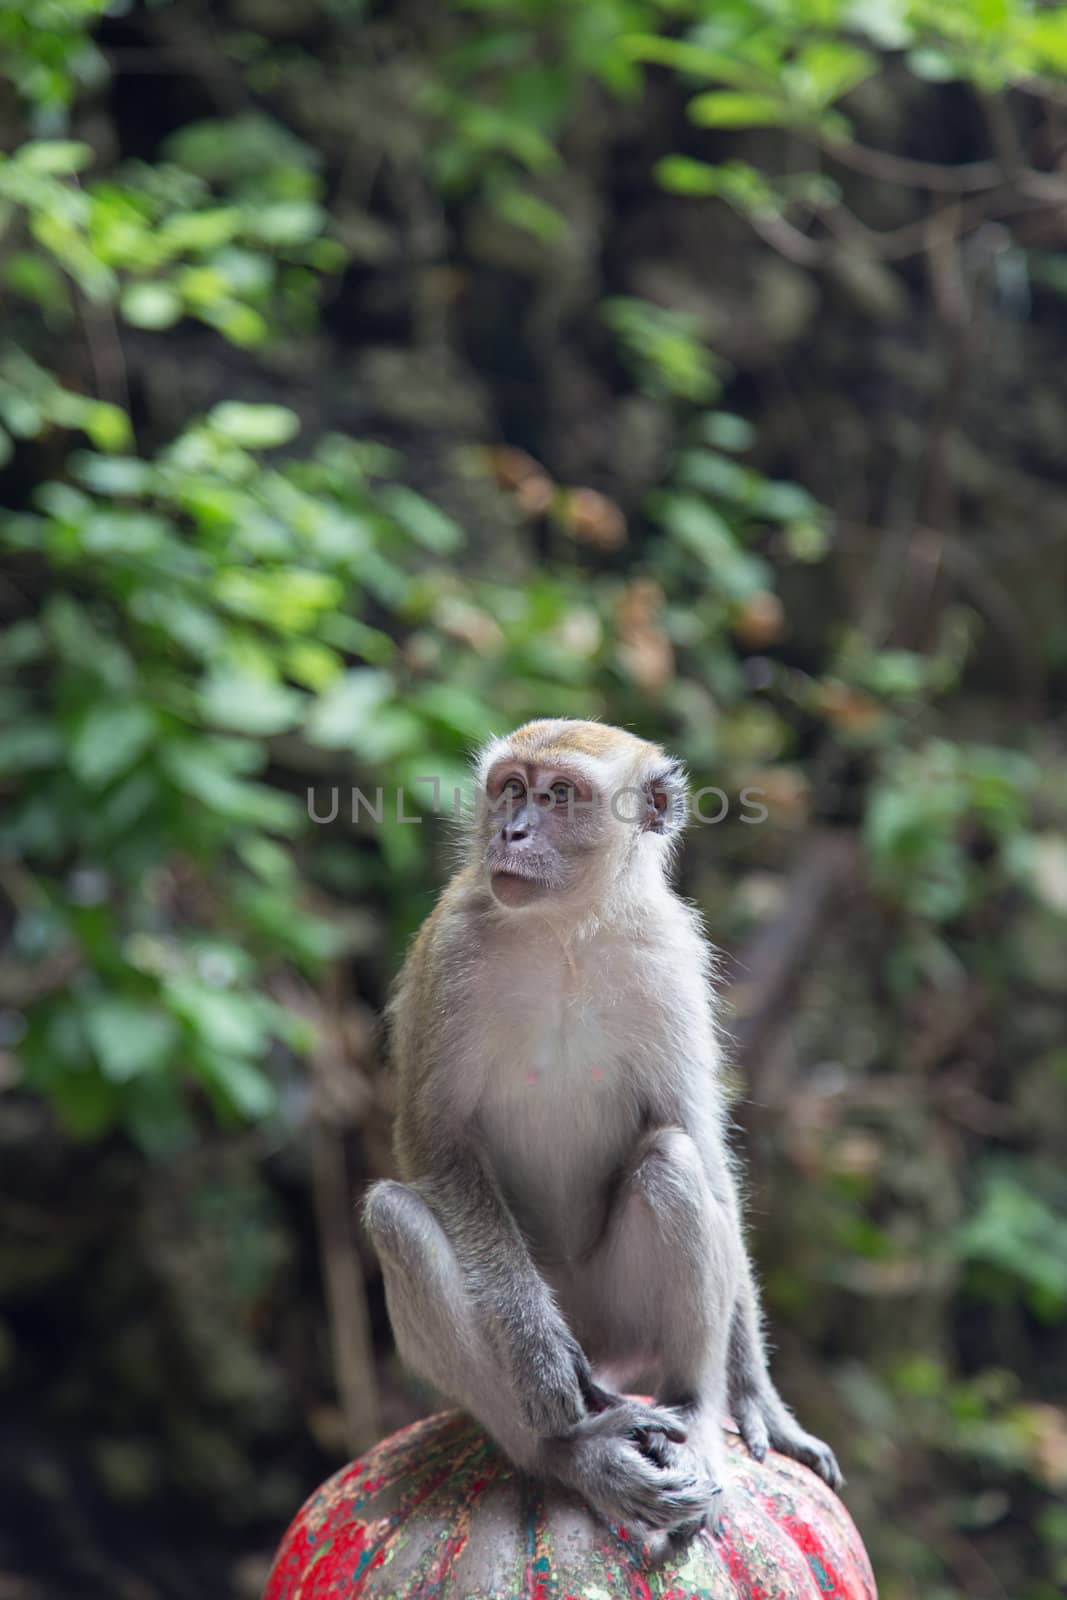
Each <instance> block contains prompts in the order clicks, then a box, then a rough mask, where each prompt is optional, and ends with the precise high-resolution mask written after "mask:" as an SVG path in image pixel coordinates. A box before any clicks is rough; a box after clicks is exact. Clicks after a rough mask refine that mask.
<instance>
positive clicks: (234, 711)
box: [199, 668, 304, 738]
mask: <svg viewBox="0 0 1067 1600" xmlns="http://www.w3.org/2000/svg"><path fill="white" fill-rule="evenodd" d="M199 701H200V708H201V711H202V713H203V715H204V717H205V718H206V719H207V721H208V722H212V723H215V724H217V725H218V726H220V727H225V728H233V729H235V730H237V731H239V732H241V733H247V734H252V735H253V736H255V737H257V738H258V737H264V736H270V735H272V734H276V733H284V732H285V730H286V729H287V728H291V727H292V726H293V724H294V723H295V722H296V721H297V720H298V719H299V717H300V714H301V711H302V710H303V706H304V699H303V696H302V695H299V694H297V692H296V691H295V690H294V689H287V688H286V687H285V685H284V684H280V683H278V682H277V681H276V680H274V679H271V678H263V677H259V676H257V675H256V674H255V673H251V672H231V671H227V670H226V669H225V668H220V669H218V670H217V671H215V672H213V673H212V675H211V676H210V677H209V678H208V680H207V682H206V683H205V684H204V685H203V687H202V689H201V690H200V695H199Z"/></svg>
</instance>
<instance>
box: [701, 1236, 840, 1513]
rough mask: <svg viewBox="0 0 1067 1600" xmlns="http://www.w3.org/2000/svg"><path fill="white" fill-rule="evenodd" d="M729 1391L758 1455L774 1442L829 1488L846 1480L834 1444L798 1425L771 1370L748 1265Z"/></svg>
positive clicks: (733, 1333)
mask: <svg viewBox="0 0 1067 1600" xmlns="http://www.w3.org/2000/svg"><path fill="white" fill-rule="evenodd" d="M729 1395H730V1409H731V1411H732V1412H733V1416H734V1420H735V1422H736V1423H737V1426H738V1428H739V1430H740V1433H741V1437H742V1439H744V1441H745V1443H746V1444H747V1446H748V1448H749V1450H750V1451H751V1452H752V1454H753V1455H754V1456H755V1457H756V1460H757V1461H762V1460H763V1458H764V1456H765V1455H766V1454H767V1448H768V1446H773V1448H774V1449H775V1450H781V1451H782V1453H783V1455H787V1456H792V1457H793V1459H794V1460H795V1461H802V1462H803V1463H804V1465H805V1466H806V1467H811V1468H812V1469H813V1471H815V1472H817V1473H818V1474H819V1476H820V1478H822V1479H823V1480H824V1482H826V1483H828V1484H829V1485H830V1488H831V1489H840V1488H841V1487H842V1485H843V1484H844V1481H845V1480H844V1478H843V1477H842V1475H841V1469H840V1467H839V1466H838V1464H837V1458H836V1457H835V1455H834V1453H833V1451H832V1450H831V1449H830V1446H829V1445H828V1444H824V1443H823V1441H822V1440H821V1439H817V1438H816V1437H815V1435H814V1434H813V1433H808V1432H806V1430H805V1429H804V1428H802V1427H801V1426H800V1424H799V1422H798V1421H797V1420H796V1418H795V1417H794V1416H793V1413H792V1412H791V1411H790V1409H789V1407H788V1406H787V1405H786V1403H785V1401H784V1400H783V1399H782V1398H781V1396H780V1395H779V1393H778V1391H777V1389H776V1388H775V1386H774V1382H773V1380H772V1378H771V1375H770V1373H769V1372H768V1370H767V1357H766V1354H765V1351H764V1347H763V1334H762V1330H761V1328H760V1315H759V1300H758V1297H757V1291H756V1285H755V1283H754V1281H753V1278H752V1275H751V1272H750V1271H749V1270H748V1269H747V1265H746V1271H745V1279H744V1283H743V1284H742V1287H741V1293H740V1294H739V1296H738V1299H737V1305H736V1306H735V1308H734V1320H733V1325H732V1327H731V1330H730V1365H729Z"/></svg>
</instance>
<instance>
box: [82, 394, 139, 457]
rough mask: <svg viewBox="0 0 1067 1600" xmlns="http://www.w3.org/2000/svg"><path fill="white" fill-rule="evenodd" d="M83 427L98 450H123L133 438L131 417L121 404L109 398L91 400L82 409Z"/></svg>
mask: <svg viewBox="0 0 1067 1600" xmlns="http://www.w3.org/2000/svg"><path fill="white" fill-rule="evenodd" d="M80 425H81V427H83V428H84V429H85V432H86V433H87V434H88V435H89V437H90V439H91V440H92V441H93V443H94V444H95V445H96V448H97V449H98V450H122V449H123V448H124V447H125V446H127V445H128V444H129V443H130V441H131V439H132V438H133V429H132V428H131V427H130V419H129V417H128V416H127V415H126V413H125V411H123V409H122V407H121V406H115V405H112V404H111V402H110V401H108V400H92V401H89V402H88V403H87V404H86V406H85V407H84V409H83V411H82V416H81V424H80Z"/></svg>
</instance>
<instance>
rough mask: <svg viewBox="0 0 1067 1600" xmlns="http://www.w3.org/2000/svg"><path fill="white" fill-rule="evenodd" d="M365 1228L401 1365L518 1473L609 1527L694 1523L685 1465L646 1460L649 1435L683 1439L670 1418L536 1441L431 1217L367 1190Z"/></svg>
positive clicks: (650, 1414)
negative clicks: (548, 1484)
mask: <svg viewBox="0 0 1067 1600" xmlns="http://www.w3.org/2000/svg"><path fill="white" fill-rule="evenodd" d="M364 1217H365V1220H366V1223H367V1227H368V1230H369V1232H370V1235H371V1238H372V1239H373V1241H374V1245H375V1247H376V1249H377V1251H378V1256H379V1259H380V1261H381V1265H382V1272H383V1275H384V1278H385V1292H386V1301H387V1304H388V1307H389V1316H390V1320H391V1322H392V1325H393V1332H394V1334H395V1336H396V1342H397V1347H398V1349H399V1351H400V1354H401V1356H402V1357H403V1359H404V1361H405V1362H406V1363H407V1365H408V1366H410V1367H411V1368H412V1369H413V1370H414V1371H415V1372H417V1373H419V1374H420V1375H421V1376H422V1377H424V1378H426V1379H427V1380H428V1381H429V1382H430V1383H432V1384H433V1385H434V1387H435V1388H436V1389H438V1390H440V1391H441V1393H442V1394H443V1395H445V1396H447V1397H448V1398H449V1399H450V1400H452V1401H453V1402H454V1403H455V1404H457V1405H459V1406H461V1407H462V1408H463V1409H464V1410H465V1411H468V1412H470V1414H471V1415H472V1416H473V1417H475V1418H476V1419H477V1420H478V1422H480V1423H481V1425H482V1426H483V1427H484V1428H485V1429H486V1431H487V1432H488V1433H490V1434H491V1435H492V1436H493V1438H494V1439H496V1441H497V1443H498V1444H499V1445H500V1446H501V1447H502V1449H503V1450H504V1451H505V1453H506V1454H507V1455H508V1456H509V1457H510V1459H511V1460H512V1461H514V1462H515V1464H516V1465H517V1466H519V1467H521V1468H524V1469H525V1470H526V1471H528V1472H531V1473H533V1474H535V1475H537V1476H547V1477H554V1478H557V1479H558V1480H559V1481H561V1482H562V1483H564V1484H566V1485H567V1486H568V1487H569V1488H572V1489H574V1490H576V1491H577V1492H578V1493H579V1494H580V1495H581V1496H582V1497H583V1498H584V1499H585V1500H587V1501H588V1502H589V1504H590V1505H591V1506H592V1507H593V1508H594V1510H596V1511H598V1512H600V1513H601V1515H602V1516H604V1517H606V1518H607V1519H608V1520H615V1521H623V1522H640V1523H642V1524H644V1525H645V1526H647V1527H649V1528H651V1529H670V1528H674V1527H676V1526H678V1525H679V1524H681V1523H687V1522H689V1521H691V1520H692V1519H693V1518H694V1517H695V1516H698V1515H699V1514H700V1513H701V1510H702V1508H703V1506H704V1505H705V1504H706V1501H707V1498H708V1494H709V1492H710V1486H709V1485H707V1484H706V1483H705V1482H703V1481H702V1480H700V1479H699V1478H698V1477H697V1475H696V1474H694V1472H693V1470H692V1466H691V1464H689V1463H683V1464H681V1465H675V1464H670V1465H667V1466H661V1465H659V1464H658V1463H657V1462H656V1461H655V1460H653V1459H650V1456H649V1454H648V1453H647V1452H646V1451H644V1450H643V1449H642V1445H643V1444H644V1443H645V1441H646V1440H647V1435H648V1430H649V1428H650V1427H651V1428H654V1429H659V1430H660V1431H661V1432H662V1434H663V1435H665V1436H673V1437H674V1438H675V1439H678V1438H681V1437H682V1436H683V1435H684V1430H683V1429H682V1428H680V1427H679V1425H678V1419H677V1418H676V1417H673V1416H671V1415H670V1414H669V1413H665V1412H660V1411H658V1410H657V1409H656V1408H655V1407H647V1406H639V1405H631V1404H628V1403H625V1402H624V1403H622V1404H619V1405H611V1406H609V1407H608V1408H607V1409H605V1410H602V1411H599V1412H597V1413H595V1414H593V1415H589V1416H587V1417H586V1418H584V1419H583V1420H582V1421H581V1422H579V1423H578V1424H577V1425H576V1426H575V1427H573V1428H572V1429H570V1430H568V1432H567V1433H565V1434H563V1435H561V1436H556V1437H554V1438H546V1437H544V1436H540V1435H538V1434H537V1433H536V1432H535V1431H534V1430H533V1429H532V1428H530V1427H529V1425H528V1424H527V1423H526V1422H524V1420H523V1417H522V1414H521V1411H520V1407H519V1402H518V1398H517V1396H516V1395H515V1392H514V1387H513V1384H512V1381H511V1376H510V1373H509V1371H508V1369H507V1367H506V1366H505V1364H504V1362H503V1361H502V1360H501V1359H500V1357H499V1356H498V1354H497V1352H496V1350H495V1348H494V1347H493V1344H492V1342H491V1340H490V1338H489V1337H488V1334H487V1332H486V1330H485V1329H484V1328H483V1327H482V1326H481V1324H480V1318H479V1316H478V1308H477V1305H476V1303H475V1300H474V1297H473V1296H472V1294H471V1292H470V1289H469V1286H468V1283H467V1281H466V1279H465V1276H464V1273H463V1269H462V1266H461V1264H460V1262H459V1260H458V1258H457V1256H456V1253H455V1250H454V1249H453V1247H452V1244H451V1241H450V1240H449V1238H448V1236H447V1234H446V1233H445V1231H444V1229H443V1228H442V1226H441V1224H440V1222H439V1221H438V1220H437V1217H436V1215H435V1214H434V1212H433V1211H432V1210H431V1208H430V1206H429V1205H428V1204H427V1203H426V1201H425V1200H424V1199H423V1198H422V1196H421V1195H420V1194H419V1193H418V1191H417V1190H416V1189H415V1188H413V1187H411V1186H410V1185H407V1184H402V1183H393V1182H389V1181H385V1182H381V1183H376V1184H375V1185H374V1186H373V1188H372V1189H371V1190H370V1193H369V1194H368V1196H367V1200H366V1204H365V1208H364Z"/></svg>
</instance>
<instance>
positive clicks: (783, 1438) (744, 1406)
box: [733, 1395, 845, 1491]
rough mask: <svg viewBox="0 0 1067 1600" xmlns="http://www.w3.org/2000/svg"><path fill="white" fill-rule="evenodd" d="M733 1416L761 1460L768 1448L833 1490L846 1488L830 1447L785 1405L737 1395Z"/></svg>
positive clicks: (757, 1396) (758, 1459) (743, 1437)
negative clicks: (809, 1431)
mask: <svg viewBox="0 0 1067 1600" xmlns="http://www.w3.org/2000/svg"><path fill="white" fill-rule="evenodd" d="M733 1413H734V1420H735V1422H736V1423H737V1430H738V1432H739V1433H740V1435H741V1437H742V1439H743V1440H744V1441H745V1444H746V1445H747V1446H748V1449H749V1452H750V1454H751V1455H753V1456H754V1457H755V1458H756V1460H757V1461H762V1460H763V1459H764V1457H765V1456H766V1454H767V1451H768V1449H773V1450H779V1451H781V1453H782V1455H784V1456H792V1458H793V1460H794V1461H799V1462H801V1463H802V1464H803V1465H804V1466H805V1467H810V1468H811V1469H812V1471H813V1472H817V1473H818V1475H819V1477H820V1478H821V1479H822V1480H823V1482H824V1483H828V1484H829V1485H830V1488H831V1489H834V1490H837V1491H840V1490H841V1489H842V1488H843V1487H844V1482H845V1479H844V1476H843V1474H842V1472H841V1468H840V1467H839V1466H838V1464H837V1457H836V1456H835V1455H834V1453H833V1451H832V1450H831V1449H830V1446H829V1445H828V1444H824V1443H823V1441H822V1440H821V1439H817V1438H816V1437H815V1435H814V1434H813V1433H807V1432H806V1431H805V1430H804V1429H803V1428H802V1427H801V1426H800V1424H799V1423H798V1422H797V1421H796V1420H795V1419H794V1418H793V1417H791V1416H790V1415H789V1412H788V1411H787V1410H786V1409H785V1407H784V1406H779V1405H776V1404H775V1403H774V1402H773V1401H769V1400H764V1399H762V1398H761V1397H760V1396H759V1395H745V1396H735V1398H734V1400H733Z"/></svg>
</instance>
